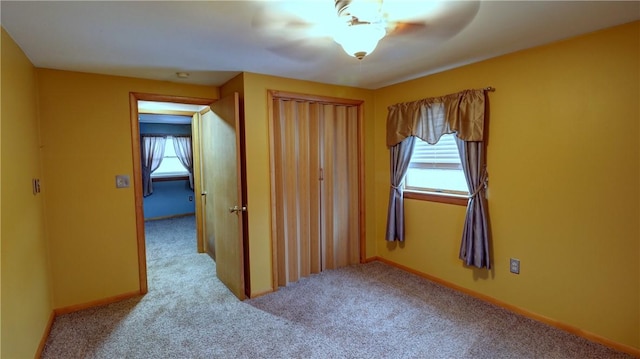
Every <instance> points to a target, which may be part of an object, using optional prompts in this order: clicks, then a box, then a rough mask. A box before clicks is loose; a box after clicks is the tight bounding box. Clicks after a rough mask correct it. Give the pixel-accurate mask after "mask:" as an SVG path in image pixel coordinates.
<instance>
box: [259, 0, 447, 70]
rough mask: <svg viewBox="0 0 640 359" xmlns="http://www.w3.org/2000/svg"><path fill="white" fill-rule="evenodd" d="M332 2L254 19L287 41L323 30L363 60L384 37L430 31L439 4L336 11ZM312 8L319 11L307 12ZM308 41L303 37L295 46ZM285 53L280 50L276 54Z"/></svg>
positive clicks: (403, 1)
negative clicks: (313, 28)
mask: <svg viewBox="0 0 640 359" xmlns="http://www.w3.org/2000/svg"><path fill="white" fill-rule="evenodd" d="M329 1H330V0H324V1H323V2H319V1H314V2H303V3H306V5H304V6H305V8H302V7H298V8H291V9H281V10H274V9H273V8H271V9H267V12H266V13H261V14H258V16H257V17H256V18H254V22H253V25H254V27H258V28H260V29H265V28H266V29H271V30H273V29H274V28H276V29H284V32H282V33H281V34H284V37H285V38H292V37H294V35H293V34H295V33H300V32H303V31H304V30H308V29H309V28H312V27H317V28H322V29H323V31H320V35H323V36H321V37H329V38H332V39H333V40H334V41H335V42H337V43H338V44H340V45H341V46H342V48H343V49H344V51H345V52H346V53H347V54H348V55H350V56H353V57H355V58H357V59H359V60H362V59H363V58H364V57H365V56H367V55H370V54H371V53H372V52H373V51H374V50H375V48H376V46H377V45H378V42H379V41H380V40H382V39H383V38H384V37H387V36H388V37H392V36H393V37H397V36H407V35H410V34H417V33H420V32H421V31H424V30H425V29H427V28H428V24H427V19H426V18H427V17H428V15H429V14H430V13H431V12H433V10H434V9H436V8H437V7H438V6H439V4H438V3H439V2H438V1H416V0H413V1H407V0H395V1H394V0H385V1H384V2H383V0H334V4H333V9H328V10H327V8H328V7H329V8H330V3H329ZM327 3H329V4H327ZM298 5H300V2H299V3H298ZM327 5H329V6H327ZM275 6H276V5H274V7H275ZM310 6H317V8H314V9H313V10H307V9H311V8H310ZM308 11H310V12H308ZM304 13H306V14H307V15H305V14H304ZM316 33H317V32H316ZM308 40H309V38H304V36H303V39H301V40H300V41H299V42H298V43H297V44H296V46H297V45H299V43H300V42H302V41H305V42H308ZM285 49H287V48H284V47H278V48H277V49H276V51H284V50H285Z"/></svg>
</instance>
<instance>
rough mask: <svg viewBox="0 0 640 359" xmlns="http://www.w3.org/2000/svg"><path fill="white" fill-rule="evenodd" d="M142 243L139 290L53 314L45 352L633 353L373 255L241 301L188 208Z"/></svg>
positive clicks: (564, 358) (566, 356)
mask: <svg viewBox="0 0 640 359" xmlns="http://www.w3.org/2000/svg"><path fill="white" fill-rule="evenodd" d="M147 249H148V258H149V261H148V272H149V273H148V274H149V293H148V294H147V295H145V296H144V297H141V298H135V299H130V300H125V301H122V302H119V303H115V304H111V305H107V306H103V307H99V308H92V309H88V310H83V311H80V312H75V313H70V314H66V315H62V316H59V317H57V318H56V320H55V322H54V325H53V328H52V331H51V335H50V336H49V338H48V341H47V344H46V347H45V350H44V353H43V358H65V359H71V358H487V359H488V358H491V359H496V358H559V359H571V358H576V359H578V358H579V359H584V358H631V356H629V355H625V354H623V353H620V352H616V351H614V350H611V349H609V348H607V347H605V346H602V345H599V344H595V343H592V342H589V341H587V340H585V339H582V338H579V337H576V336H574V335H571V334H568V333H566V332H563V331H560V330H558V329H555V328H552V327H549V326H547V325H544V324H541V323H538V322H535V321H533V320H529V319H526V318H523V317H521V316H518V315H515V314H513V313H510V312H507V311H505V310H503V309H501V308H498V307H495V306H493V305H490V304H487V303H484V302H482V301H479V300H477V299H474V298H471V297H469V296H467V295H464V294H461V293H458V292H456V291H453V290H451V289H449V288H445V287H443V286H440V285H437V284H434V283H432V282H429V281H427V280H425V279H423V278H420V277H418V276H415V275H412V274H409V273H406V272H403V271H401V270H398V269H395V268H393V267H390V266H388V265H385V264H382V263H378V262H374V263H369V264H363V265H355V266H350V267H346V268H342V269H338V270H332V271H326V272H323V273H321V274H318V275H314V276H312V277H310V278H306V279H303V280H301V281H299V282H297V283H294V284H292V285H290V286H288V287H286V288H281V289H280V290H278V291H277V292H274V293H272V294H269V295H265V296H262V297H259V298H255V299H249V300H246V301H244V302H240V301H238V300H237V299H236V298H235V297H234V296H233V295H232V294H231V293H230V292H229V291H228V290H227V289H226V287H225V286H224V285H222V284H221V283H220V282H219V281H218V280H217V279H216V278H215V263H214V262H213V261H212V260H211V259H210V258H209V257H208V256H207V255H206V254H197V253H196V247H195V221H194V219H193V217H185V218H178V219H170V220H162V221H154V222H150V223H147Z"/></svg>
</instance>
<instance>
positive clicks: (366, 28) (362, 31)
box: [334, 23, 387, 60]
mask: <svg viewBox="0 0 640 359" xmlns="http://www.w3.org/2000/svg"><path fill="white" fill-rule="evenodd" d="M386 33H387V31H386V29H385V28H384V26H381V25H380V24H372V23H354V24H348V25H347V26H345V27H343V28H342V29H341V30H340V31H338V33H337V34H336V35H335V37H334V40H335V41H336V42H337V43H338V44H340V46H342V48H343V49H344V51H345V52H346V53H347V54H348V55H349V56H353V57H355V58H357V59H358V60H362V58H364V57H365V56H367V55H369V54H371V53H372V52H373V50H375V48H376V46H378V42H379V41H380V40H381V39H382V38H383V37H384V36H385V35H386Z"/></svg>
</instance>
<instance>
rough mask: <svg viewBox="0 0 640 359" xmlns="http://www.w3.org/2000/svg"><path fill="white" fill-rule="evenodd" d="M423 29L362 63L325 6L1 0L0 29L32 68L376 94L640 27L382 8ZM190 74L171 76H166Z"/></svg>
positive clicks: (604, 4)
mask: <svg viewBox="0 0 640 359" xmlns="http://www.w3.org/2000/svg"><path fill="white" fill-rule="evenodd" d="M394 4H395V7H394V8H392V10H393V9H395V10H393V13H392V10H389V13H390V14H391V15H392V16H395V17H396V18H400V19H403V20H412V21H416V20H421V21H424V22H425V23H426V25H427V26H426V27H425V28H424V30H423V31H419V32H417V33H413V34H410V35H403V36H395V35H392V36H388V37H386V38H384V39H382V41H381V42H380V44H379V45H378V48H377V49H376V50H375V51H374V52H373V53H372V54H371V55H369V56H367V57H365V58H364V59H363V60H362V61H359V60H357V59H355V58H352V57H349V56H347V55H346V54H345V53H344V52H343V51H342V49H341V48H340V47H339V45H337V44H336V43H335V42H334V41H333V40H331V38H330V37H329V36H328V29H327V28H326V27H323V26H319V25H318V26H313V27H303V26H299V25H300V23H301V22H314V23H316V24H318V23H319V21H320V20H321V19H329V18H330V19H332V20H335V16H336V15H335V10H334V0H306V1H302V0H297V1H295V0H288V1H268V0H267V1H265V0H262V1H193V2H192V1H158V2H156V1H69V2H58V1H43V2H31V1H6V0H2V1H1V2H0V6H1V7H0V15H1V20H0V22H1V24H2V26H3V27H4V28H5V30H6V31H7V32H8V33H9V34H10V35H11V37H12V38H13V39H14V40H15V41H16V42H17V43H18V45H19V46H20V47H21V48H22V49H23V51H24V52H25V53H26V54H27V56H28V57H29V59H30V60H31V62H32V63H33V64H34V65H35V66H37V67H42V68H52V69H61V70H71V71H80V72H90V73H99V74H110V75H120V76H130V77H139V78H149V79H157V80H166V81H175V82H183V83H193V84H203V85H213V86H219V85H222V84H223V83H224V82H226V81H227V80H229V79H230V78H232V77H233V76H235V75H236V74H238V73H239V72H242V71H247V72H254V73H262V74H269V75H275V76H280V77H288V78H295V79H303V80H311V81H317V82H322V83H331V84H340V85H348V86H356V87H362V88H369V89H375V88H379V87H382V86H386V85H390V84H393V83H397V82H401V81H405V80H408V79H412V78H416V77H421V76H424V75H428V74H432V73H436V72H440V71H443V70H446V69H450V68H453V67H457V66H461V65H465V64H468V63H472V62H476V61H480V60H483V59H487V58H491V57H495V56H499V55H502V54H505V53H509V52H513V51H517V50H521V49H525V48H529V47H533V46H538V45H541V44H545V43H549V42H554V41H557V40H561V39H565V38H568V37H572V36H576V35H579V34H583V33H587V32H592V31H595V30H598V29H602V28H606V27H611V26H614V25H618V24H623V23H627V22H631V21H634V20H638V19H640V2H639V1H622V2H617V1H601V2H598V1H569V2H564V1H513V2H512V1H441V2H427V1H417V0H385V5H389V6H391V5H394ZM179 71H184V72H188V73H190V76H189V78H187V79H181V78H178V77H177V76H176V72H179Z"/></svg>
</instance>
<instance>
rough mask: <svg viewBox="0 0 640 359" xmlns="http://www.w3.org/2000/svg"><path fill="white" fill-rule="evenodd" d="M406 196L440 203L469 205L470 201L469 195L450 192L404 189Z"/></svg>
mask: <svg viewBox="0 0 640 359" xmlns="http://www.w3.org/2000/svg"><path fill="white" fill-rule="evenodd" d="M404 198H408V199H416V200H419V201H429V202H438V203H447V204H453V205H456V206H465V207H466V206H467V203H468V202H469V197H468V196H461V195H454V194H449V193H435V192H413V191H408V190H405V191H404Z"/></svg>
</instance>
